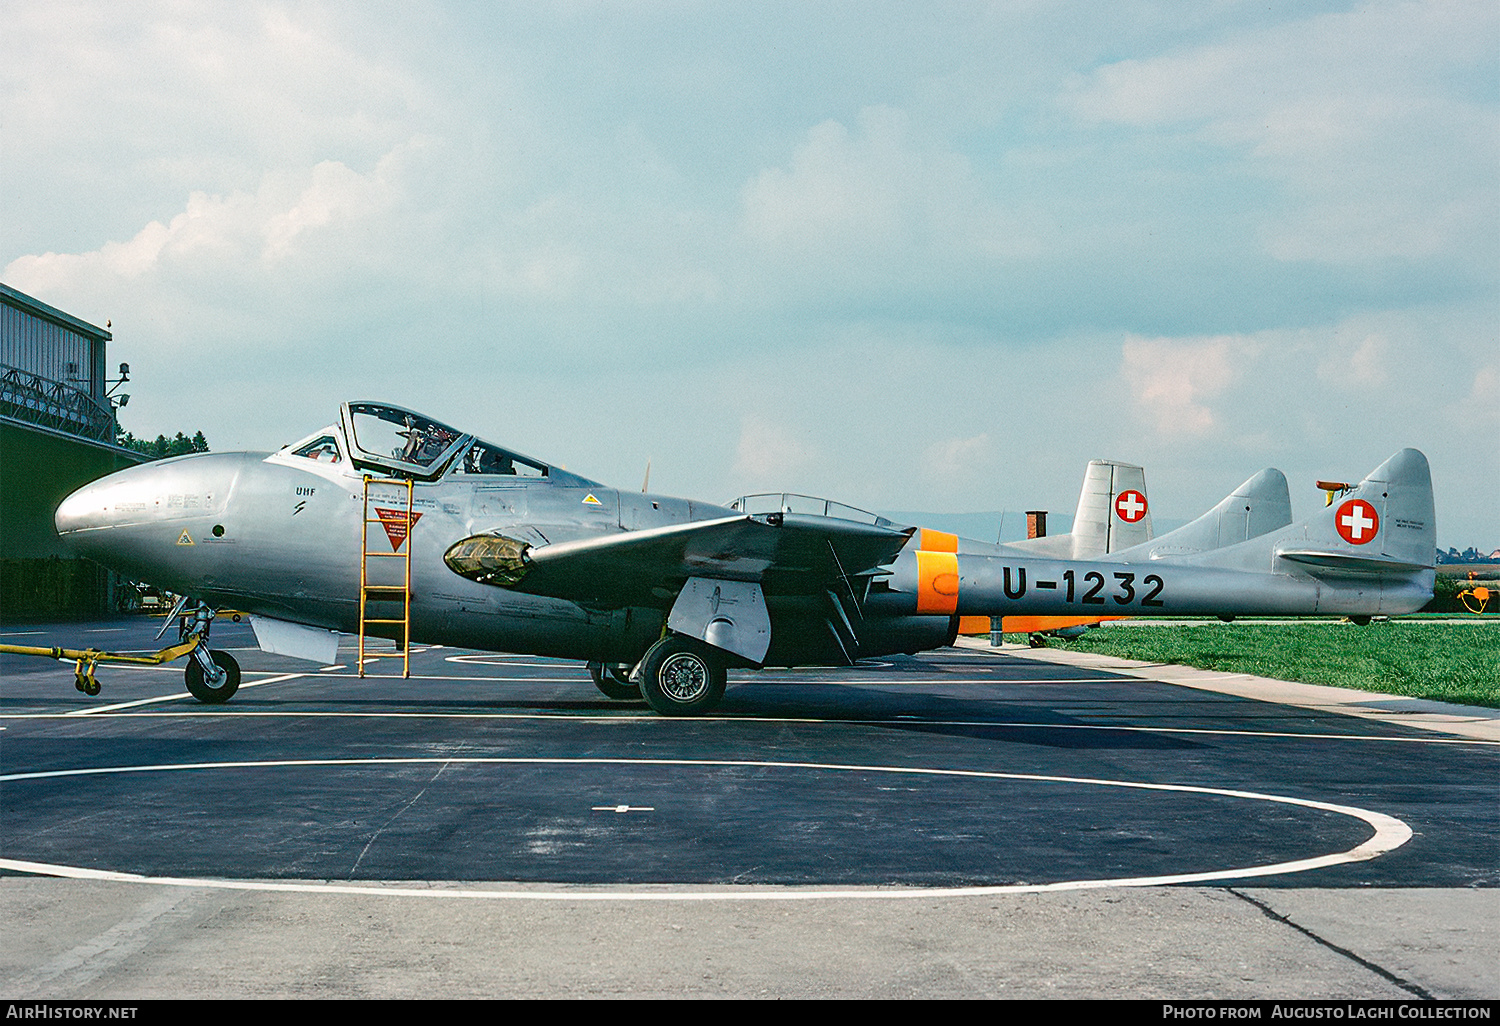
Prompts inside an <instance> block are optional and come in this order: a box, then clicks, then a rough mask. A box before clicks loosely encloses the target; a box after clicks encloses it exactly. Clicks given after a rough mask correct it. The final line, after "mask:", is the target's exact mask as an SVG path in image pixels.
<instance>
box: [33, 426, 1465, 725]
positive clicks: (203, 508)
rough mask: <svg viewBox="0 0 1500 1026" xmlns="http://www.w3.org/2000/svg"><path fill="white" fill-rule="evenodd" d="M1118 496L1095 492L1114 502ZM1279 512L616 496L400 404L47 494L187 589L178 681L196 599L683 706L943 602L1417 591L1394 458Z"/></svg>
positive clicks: (214, 693)
mask: <svg viewBox="0 0 1500 1026" xmlns="http://www.w3.org/2000/svg"><path fill="white" fill-rule="evenodd" d="M1267 475H1272V476H1270V477H1268V476H1267ZM1132 495H1133V493H1131V492H1129V490H1127V491H1126V492H1122V493H1121V495H1120V496H1119V498H1118V499H1115V500H1113V501H1115V502H1118V503H1120V504H1121V505H1123V506H1124V507H1125V508H1124V511H1123V512H1122V513H1121V516H1122V518H1124V519H1128V518H1129V517H1130V516H1131V515H1132V514H1133V513H1134V511H1135V507H1134V506H1133V505H1132V503H1133V497H1132ZM1289 519H1290V516H1289V507H1288V504H1287V503H1286V502H1285V479H1284V478H1282V477H1281V475H1280V474H1279V472H1277V471H1263V472H1262V473H1261V474H1260V475H1256V477H1253V478H1251V479H1250V480H1249V481H1247V482H1246V483H1245V484H1244V485H1242V486H1240V488H1239V489H1236V491H1235V492H1234V493H1233V494H1231V495H1230V496H1229V497H1227V498H1226V499H1225V500H1224V501H1223V502H1221V503H1220V504H1219V505H1218V506H1216V507H1215V508H1214V509H1213V510H1211V511H1210V512H1209V513H1207V514H1205V515H1204V516H1203V517H1200V518H1199V519H1198V520H1196V521H1194V522H1192V523H1190V524H1188V525H1187V526H1185V527H1183V528H1179V529H1178V530H1177V531H1173V532H1171V533H1169V534H1167V535H1163V536H1161V537H1160V538H1156V539H1151V540H1147V541H1143V542H1140V543H1139V544H1134V545H1132V546H1130V547H1127V548H1124V549H1117V550H1116V551H1112V552H1105V553H1103V554H1100V555H1095V556H1094V557H1093V558H1073V556H1072V552H1071V551H1070V552H1066V553H1064V552H1053V551H1047V550H1045V547H1038V546H1032V547H1030V548H1028V547H1027V546H1025V545H1022V546H1019V547H1017V546H1009V545H1001V544H991V543H984V542H975V541H969V540H967V539H959V538H957V537H955V536H954V535H951V534H945V533H942V532H937V531H930V530H925V529H922V528H916V527H908V526H903V525H899V524H895V523H893V522H891V521H889V520H887V519H885V518H882V517H879V516H876V515H875V514H873V513H866V512H864V511H863V510H859V509H855V508H853V507H850V506H844V505H842V504H840V503H836V502H831V501H828V500H823V499H811V498H807V497H803V496H793V495H771V496H749V497H746V498H744V499H740V500H737V501H736V502H734V503H732V504H730V505H727V506H721V505H717V504H713V503H705V502H698V501H693V500H687V499H677V498H670V497H668V496H663V495H652V494H646V493H644V492H641V493H635V492H628V491H619V490H616V489H613V488H608V487H606V486H604V485H602V484H600V483H598V482H595V481H590V480H588V479H586V478H583V477H579V476H577V475H575V474H571V473H568V472H567V471H565V470H563V469H561V468H559V467H555V466H551V465H548V464H546V463H543V462H541V461H539V460H536V459H532V458H531V457H528V456H524V455H522V454H520V453H517V452H513V451H511V450H509V449H504V448H502V447H500V446H497V445H493V444H491V443H489V442H486V441H483V440H481V439H479V438H476V437H475V436H473V435H471V434H468V433H465V432H463V431H460V430H456V429H454V428H451V427H448V426H446V425H444V424H440V423H438V422H436V421H434V420H432V419H430V418H428V417H425V416H422V415H421V414H418V413H415V412H413V411H410V410H405V409H402V408H400V407H396V406H392V405H389V404H386V403H377V402H351V403H346V404H344V406H343V407H342V410H341V415H340V419H339V422H338V423H336V424H333V425H330V426H329V427H327V428H324V429H323V430H321V431H318V432H315V433H314V434H312V435H309V436H308V437H307V438H305V439H303V440H302V441H299V442H297V443H295V444H293V445H289V446H287V447H286V448H284V449H282V450H280V451H279V452H275V453H230V454H216V453H212V454H200V455H193V456H182V457H178V458H175V459H169V460H163V461H160V462H157V463H150V464H144V465H141V466H137V467H132V468H130V469H127V470H123V471H120V472H118V473H115V474H112V475H110V476H108V477H105V478H103V479H101V480H99V481H97V482H95V483H93V484H91V485H88V486H86V487H84V488H81V489H79V490H78V491H77V492H74V493H73V494H72V495H70V496H69V497H68V498H67V499H66V500H64V501H63V503H62V505H61V506H60V507H59V508H58V510H57V515H56V524H57V529H58V532H59V533H60V534H61V535H62V537H63V538H64V539H66V540H67V541H68V542H70V543H71V544H72V545H73V546H74V547H75V548H76V550H77V551H78V552H80V553H81V554H83V555H87V556H90V557H92V558H93V559H95V560H97V561H98V562H100V563H103V564H105V565H106V566H108V567H110V568H112V569H114V570H117V571H118V572H120V573H122V574H125V575H126V576H128V577H130V578H132V579H136V580H144V581H149V582H150V583H152V584H156V585H158V586H160V587H163V588H168V589H171V590H172V591H175V592H177V593H179V594H181V595H185V596H191V597H192V598H193V599H194V600H196V602H197V612H196V613H195V614H194V616H192V617H191V618H190V619H185V620H184V624H188V623H191V624H192V625H193V626H192V627H191V628H190V629H191V631H192V632H195V633H197V634H198V635H199V636H200V638H201V639H202V640H203V641H204V642H205V643H204V644H199V645H198V646H197V647H196V648H195V649H193V650H192V652H191V658H190V659H189V662H188V666H187V670H186V677H187V683H188V687H189V690H191V691H192V692H193V694H194V695H195V696H197V697H198V698H199V699H201V700H203V701H206V702H221V701H226V700H228V698H229V697H230V696H231V695H232V694H233V692H234V689H235V688H236V687H237V686H238V682H239V671H238V667H237V666H236V665H235V663H234V660H233V658H232V657H231V656H229V655H228V653H225V652H220V651H209V649H208V648H207V645H206V639H207V631H208V628H209V624H210V622H211V619H212V616H213V610H214V609H217V608H233V609H235V610H240V611H244V612H248V613H250V614H251V619H252V623H253V625H254V626H255V628H256V633H257V637H258V638H259V640H260V643H261V645H262V647H263V648H265V649H266V650H267V651H273V652H282V653H284V654H288V655H295V656H299V657H301V658H308V659H317V660H321V661H323V662H332V661H333V658H334V653H335V652H336V647H337V635H336V634H334V633H331V632H335V631H343V632H349V633H354V632H356V631H357V632H359V633H360V635H361V646H362V644H363V637H364V635H365V634H366V633H369V634H374V635H379V636H384V637H388V638H394V639H396V640H397V642H398V644H401V645H409V644H411V643H413V642H422V643H428V644H444V645H455V646H461V647H466V648H478V649H486V650H492V651H504V652H521V653H528V654H535V655H543V656H554V657H561V658H567V659H578V660H583V661H586V662H588V663H589V664H590V670H591V672H592V674H593V677H594V680H595V683H596V684H598V685H599V687H600V689H601V690H602V691H604V692H605V693H606V694H608V695H611V696H612V697H632V696H635V695H637V694H639V695H640V696H641V697H644V699H645V700H646V701H647V702H648V703H649V704H650V705H651V707H652V708H653V709H655V710H656V711H658V712H660V713H663V714H667V715H694V714H701V713H705V712H707V711H709V710H710V709H712V708H714V706H715V705H716V704H717V703H718V702H719V700H720V698H721V697H722V695H723V691H724V685H725V676H726V670H727V669H728V668H729V667H749V668H758V667H764V666H797V665H823V666H828V665H849V664H852V663H853V662H854V661H855V660H857V659H859V658H862V657H869V656H878V655H887V654H893V653H898V652H916V651H920V650H924V649H931V648H938V647H942V646H945V645H948V644H951V643H952V641H953V639H954V635H955V632H956V630H957V625H958V618H959V617H960V616H961V615H975V616H992V617H993V616H1005V615H1014V614H1028V615H1039V616H1080V615H1081V616H1094V615H1099V614H1104V613H1106V611H1107V612H1108V613H1109V614H1114V615H1129V616H1182V615H1211V616H1222V617H1231V616H1240V615H1267V614H1270V615H1312V614H1338V615H1344V616H1348V617H1350V618H1352V619H1355V620H1356V621H1361V620H1368V618H1369V617H1371V616H1374V615H1378V614H1392V613H1408V612H1412V611H1414V610H1417V609H1420V608H1421V607H1422V606H1423V605H1424V604H1426V602H1427V601H1428V600H1429V599H1430V598H1431V596H1432V586H1433V576H1434V572H1433V554H1434V550H1435V548H1436V527H1435V522H1434V513H1433V501H1432V485H1431V480H1430V476H1429V472H1428V467H1427V460H1426V457H1424V456H1423V455H1422V454H1421V453H1420V452H1417V451H1416V450H1414V449H1403V450H1402V451H1400V452H1398V453H1396V454H1395V455H1394V456H1392V457H1391V458H1390V459H1388V460H1386V461H1385V462H1384V463H1382V464H1381V465H1380V466H1379V467H1377V468H1376V469H1375V470H1374V471H1372V472H1371V473H1370V474H1369V475H1368V476H1367V477H1366V478H1365V479H1364V480H1363V481H1362V482H1360V483H1359V484H1358V485H1357V486H1355V487H1353V488H1352V489H1351V490H1350V491H1349V492H1348V493H1347V495H1346V497H1345V498H1344V499H1343V501H1342V502H1340V503H1338V504H1336V505H1330V506H1329V507H1328V508H1326V509H1324V510H1321V511H1319V512H1318V513H1317V514H1315V515H1314V516H1313V517H1311V518H1310V519H1308V520H1305V521H1302V522H1300V523H1297V524H1290V523H1289ZM1038 548H1041V549H1042V550H1041V551H1038ZM184 630H185V632H186V631H188V630H189V628H188V627H186V626H185V627H184ZM361 656H363V652H361ZM360 669H361V671H363V659H362V660H361V666H360ZM95 687H96V688H97V685H95ZM637 688H638V689H639V690H638V691H637V690H636V689H637Z"/></svg>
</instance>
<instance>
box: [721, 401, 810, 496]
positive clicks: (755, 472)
mask: <svg viewBox="0 0 1500 1026" xmlns="http://www.w3.org/2000/svg"><path fill="white" fill-rule="evenodd" d="M818 455H819V453H818V450H817V448H816V447H814V446H813V445H812V444H810V443H809V442H807V441H804V440H803V439H802V438H799V437H798V436H797V434H796V433H795V432H794V431H793V430H792V429H791V428H789V427H788V426H787V425H786V423H784V422H783V421H781V420H768V419H766V418H764V417H763V416H755V415H747V416H745V417H743V418H742V419H741V421H740V439H739V443H738V445H736V447H735V454H734V474H735V476H736V477H739V478H742V479H744V480H745V481H746V482H747V483H748V486H749V487H751V488H761V489H775V488H778V487H784V485H781V484H779V483H778V482H785V481H787V480H789V479H791V478H793V477H796V476H797V475H799V474H801V473H802V472H803V471H804V470H805V469H806V467H807V466H808V465H809V464H810V463H812V462H813V461H814V460H816V459H817V458H818Z"/></svg>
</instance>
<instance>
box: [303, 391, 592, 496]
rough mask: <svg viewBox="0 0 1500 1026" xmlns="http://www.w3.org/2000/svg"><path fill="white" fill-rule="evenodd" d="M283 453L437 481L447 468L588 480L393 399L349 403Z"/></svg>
mask: <svg viewBox="0 0 1500 1026" xmlns="http://www.w3.org/2000/svg"><path fill="white" fill-rule="evenodd" d="M282 453H283V454H285V455H291V456H297V457H302V458H304V459H310V460H314V461H316V462H319V463H327V464H340V463H344V462H345V461H346V460H347V461H348V463H349V464H350V465H351V466H352V468H353V469H355V470H357V471H375V472H377V473H382V474H392V475H396V476H400V477H410V478H414V479H415V480H418V481H434V480H437V479H438V478H439V477H442V476H444V475H445V474H464V475H469V474H479V475H496V476H504V477H516V478H557V477H565V478H568V479H569V480H570V481H582V480H583V479H582V478H575V477H574V475H572V474H568V473H566V472H565V471H556V470H554V469H553V468H552V467H550V466H548V465H547V464H545V463H541V462H538V461H537V460H534V459H531V458H529V457H527V456H522V455H521V454H519V453H516V452H512V451H510V450H509V449H502V448H501V447H500V446H498V445H492V444H491V443H489V442H485V441H482V440H480V439H478V438H476V437H475V436H473V435H471V434H466V433H464V432H462V431H459V430H458V429H457V428H452V427H449V426H448V425H446V424H441V423H439V422H438V421H435V420H433V419H432V418H430V417H425V416H423V415H422V414H420V413H417V412H415V411H413V410H406V409H402V408H401V407H399V406H392V405H390V404H389V403H376V402H364V401H361V402H350V403H345V404H344V405H343V407H342V408H341V411H340V422H339V424H336V425H332V426H330V427H327V428H324V429H323V430H322V431H320V432H318V433H316V434H314V435H310V436H309V437H307V438H305V439H303V440H302V441H300V442H297V443H295V444H294V445H289V446H287V447H286V448H285V449H283V450H282Z"/></svg>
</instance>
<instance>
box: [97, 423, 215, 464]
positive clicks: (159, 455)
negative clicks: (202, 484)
mask: <svg viewBox="0 0 1500 1026" xmlns="http://www.w3.org/2000/svg"><path fill="white" fill-rule="evenodd" d="M115 441H116V442H117V443H118V444H119V445H120V447H121V448H124V449H129V450H131V451H132V452H138V453H141V454H142V455H144V456H145V457H146V458H147V459H152V460H164V459H166V458H167V457H168V456H186V455H188V454H189V453H194V452H208V439H206V438H204V437H203V432H202V431H196V432H194V433H193V437H192V438H189V437H187V436H186V435H184V434H183V433H182V432H181V431H179V432H177V437H176V438H168V437H167V436H166V435H157V436H156V440H155V441H150V442H148V441H147V440H146V439H144V438H137V437H135V435H133V434H131V433H130V432H129V431H119V430H118V428H117V429H116V435H115Z"/></svg>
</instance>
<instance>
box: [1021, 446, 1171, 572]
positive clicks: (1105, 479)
mask: <svg viewBox="0 0 1500 1026" xmlns="http://www.w3.org/2000/svg"><path fill="white" fill-rule="evenodd" d="M1151 536H1152V532H1151V507H1150V504H1149V503H1148V502H1147V499H1146V472H1145V470H1143V469H1142V468H1140V467H1138V466H1136V465H1135V464H1133V463H1117V462H1115V461H1114V460H1089V465H1088V469H1087V470H1085V471H1084V475H1083V490H1082V491H1081V492H1080V493H1079V495H1078V509H1077V511H1076V512H1075V513H1074V514H1073V529H1072V532H1071V533H1070V534H1066V535H1053V536H1051V537H1048V538H1029V539H1027V540H1026V541H1023V542H1010V543H1008V544H1009V547H1013V548H1019V549H1023V550H1025V551H1027V552H1031V553H1033V554H1035V555H1038V556H1053V557H1056V558H1059V559H1098V558H1099V557H1100V556H1104V555H1106V554H1108V553H1111V552H1116V551H1118V550H1120V549H1128V548H1131V547H1133V546H1136V545H1140V544H1141V543H1142V542H1146V541H1150V540H1151Z"/></svg>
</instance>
